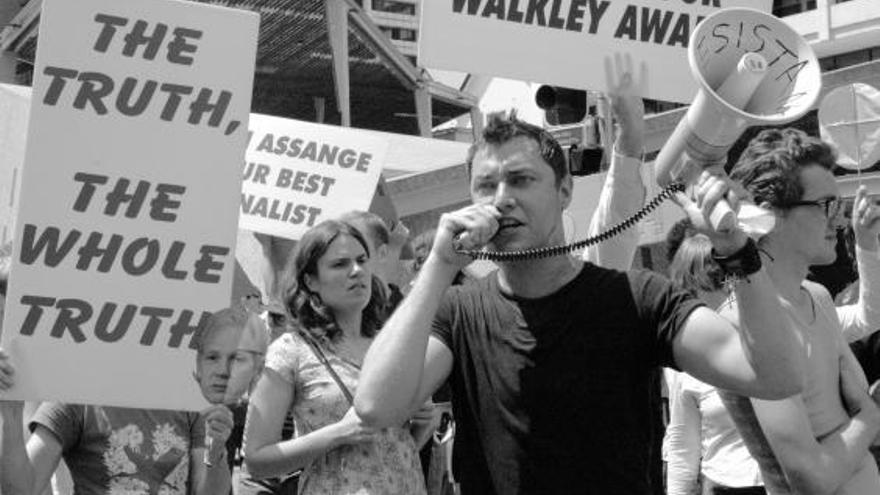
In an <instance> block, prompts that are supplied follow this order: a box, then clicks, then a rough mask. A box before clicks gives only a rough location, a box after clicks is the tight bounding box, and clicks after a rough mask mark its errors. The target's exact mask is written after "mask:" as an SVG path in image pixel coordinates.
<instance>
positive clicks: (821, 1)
mask: <svg viewBox="0 0 880 495" xmlns="http://www.w3.org/2000/svg"><path fill="white" fill-rule="evenodd" d="M831 7H832V5H831V1H830V0H816V13H817V14H818V15H819V25H818V26H817V27H818V31H819V39H820V40H830V39H831Z"/></svg>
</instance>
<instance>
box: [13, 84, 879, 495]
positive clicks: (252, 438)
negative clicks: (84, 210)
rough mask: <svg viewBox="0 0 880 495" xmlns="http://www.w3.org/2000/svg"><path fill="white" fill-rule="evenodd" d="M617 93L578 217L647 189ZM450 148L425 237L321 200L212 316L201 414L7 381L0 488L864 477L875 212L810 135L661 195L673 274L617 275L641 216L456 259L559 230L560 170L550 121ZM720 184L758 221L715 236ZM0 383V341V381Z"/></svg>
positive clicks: (744, 482)
mask: <svg viewBox="0 0 880 495" xmlns="http://www.w3.org/2000/svg"><path fill="white" fill-rule="evenodd" d="M631 85H632V83H631V82H630V81H629V80H628V79H627V78H624V80H623V81H621V82H620V85H619V86H617V87H616V88H615V89H614V90H613V91H612V94H611V97H612V103H613V105H612V107H613V109H614V112H615V116H616V118H617V121H618V123H619V124H620V126H619V127H620V128H619V130H618V135H617V140H616V142H615V144H614V148H613V149H612V150H611V154H612V159H611V165H610V169H609V171H608V174H607V178H606V183H605V187H604V188H603V190H602V193H601V196H600V198H599V207H598V209H597V211H596V213H595V215H594V217H593V219H592V223H591V224H590V233H591V234H594V233H597V232H600V231H602V230H603V229H605V228H607V227H609V226H611V225H614V224H616V223H619V222H620V221H621V220H623V219H625V218H627V217H628V216H630V215H632V214H633V213H635V212H636V211H637V210H638V209H639V208H640V207H641V206H642V204H643V202H644V199H645V188H644V186H643V184H642V183H641V177H640V175H639V167H640V165H641V163H642V150H643V148H644V122H643V110H642V103H641V99H640V98H639V97H638V95H636V93H635V92H634V91H633V90H632V87H631ZM466 160H467V166H468V171H469V175H470V193H471V196H472V199H473V204H472V205H470V206H467V207H465V208H462V209H459V210H457V211H452V212H448V213H446V214H444V215H443V216H442V217H441V218H440V220H439V223H438V225H437V227H436V230H433V231H431V232H429V233H424V234H423V235H420V236H416V237H415V239H411V238H410V237H411V236H410V232H408V230H407V229H406V227H405V226H404V225H403V224H402V223H400V222H396V223H395V224H393V225H388V224H386V222H385V221H384V220H383V219H382V218H380V217H378V216H376V215H374V214H371V213H367V212H351V213H349V214H347V215H344V216H342V217H341V218H339V219H333V220H326V221H324V222H321V223H320V224H318V225H316V226H315V227H313V228H312V229H310V230H309V231H308V232H307V233H306V234H305V235H304V236H302V238H300V239H299V241H298V242H297V243H296V246H295V248H294V250H293V251H292V252H291V253H290V254H289V256H287V258H288V261H287V263H286V264H284V266H276V267H274V270H275V272H274V274H273V277H272V281H273V282H272V286H273V287H272V290H270V291H269V292H271V294H267V295H266V297H264V296H262V295H260V294H259V293H257V294H255V295H247V296H246V297H241V298H239V299H238V300H235V301H233V304H232V307H230V308H227V309H225V310H221V311H219V312H217V313H215V314H214V315H212V317H211V318H209V319H208V320H207V323H206V324H205V325H204V326H203V327H202V328H200V329H199V332H198V334H197V335H196V337H195V338H196V346H195V347H196V351H197V352H196V358H195V363H194V370H195V372H194V378H195V379H196V380H197V381H198V383H199V385H200V388H201V390H202V393H203V394H204V396H205V398H206V399H207V400H208V402H210V403H211V406H210V407H209V408H207V409H206V410H204V411H202V412H201V413H189V412H177V411H164V410H141V409H128V408H119V407H109V406H98V405H76V404H63V403H43V404H40V405H39V407H38V408H37V409H36V411H35V412H34V413H33V414H26V413H25V410H26V408H25V404H23V403H22V402H19V401H11V400H5V401H4V400H0V423H2V430H0V493H2V494H29V495H30V494H42V493H45V492H46V490H51V489H52V483H51V479H52V477H53V474H54V473H56V471H57V469H58V467H59V465H60V464H61V463H62V461H63V463H64V464H65V465H66V467H67V469H68V470H69V472H70V476H71V478H72V482H73V486H74V490H75V493H77V494H113V493H151V494H153V493H162V494H166V493H167V494H184V493H186V494H190V493H200V494H201V493H204V494H225V493H231V492H232V493H246V494H257V493H263V494H285V493H303V494H324V493H326V494H366V495H369V494H405V495H417V494H420V493H430V494H432V495H433V494H436V493H444V494H445V493H458V492H460V493H463V494H466V495H470V494H498V495H506V494H545V493H549V494H555V493H559V494H562V493H591V494H592V493H595V494H610V493H624V494H640V495H641V494H656V493H668V494H670V495H672V494H686V493H704V494H725V493H738V494H753V493H754V494H759V493H771V494H774V495H775V494H788V493H792V494H801V493H804V494H812V493H828V494H831V493H836V494H844V495H862V494H864V495H869V494H873V495H876V494H877V493H880V474H878V469H877V465H876V464H875V462H874V461H873V459H872V457H871V455H870V449H871V448H872V446H873V444H874V443H875V441H876V440H877V437H878V434H880V409H878V405H877V403H878V400H880V396H878V394H876V393H875V394H874V395H873V396H872V395H871V394H870V393H869V379H870V380H877V379H878V378H880V373H878V371H877V370H880V352H878V351H877V349H878V348H880V346H878V344H877V342H878V337H876V334H874V331H875V330H877V329H880V288H878V283H880V239H878V235H880V210H878V208H877V207H876V206H875V205H874V202H873V200H872V199H871V198H870V197H869V196H868V195H867V193H866V191H865V190H864V189H860V190H859V191H858V192H857V194H856V196H855V199H854V202H853V206H852V208H851V211H845V208H844V207H843V202H842V200H841V198H840V192H839V189H838V186H837V182H836V181H835V178H834V175H833V174H832V169H833V167H834V165H835V155H834V150H833V149H832V148H831V147H830V146H828V145H827V144H826V143H824V142H822V141H821V140H820V139H818V138H815V137H811V136H808V135H806V134H805V133H803V132H802V131H798V130H794V129H770V130H765V131H762V132H761V133H760V134H758V136H757V137H755V138H754V139H753V140H752V141H751V142H750V143H749V145H748V147H747V148H746V150H745V151H744V152H743V154H742V156H741V157H740V158H739V160H738V162H737V163H736V165H735V166H734V167H733V169H732V171H731V174H730V177H728V176H727V174H725V173H724V171H723V170H715V169H707V170H705V171H704V172H703V174H702V175H701V176H700V177H699V179H698V180H697V182H696V183H695V185H694V187H693V188H692V190H691V191H689V194H681V195H679V197H678V198H677V201H678V203H679V204H680V205H681V207H682V209H683V211H684V212H685V216H686V217H687V218H686V221H684V222H682V223H681V224H680V225H678V226H677V227H676V228H675V229H673V235H671V236H670V242H669V245H670V259H671V260H672V262H671V268H670V272H669V277H670V278H666V277H664V276H662V275H660V274H656V273H652V272H648V271H633V270H629V268H630V267H631V265H632V263H633V258H634V256H635V252H636V248H637V241H638V234H637V232H636V231H629V232H626V233H624V234H623V235H620V236H617V237H615V238H614V239H613V240H612V241H610V242H607V243H602V244H599V245H596V246H593V247H591V248H589V249H588V250H587V251H586V252H584V253H583V254H582V256H568V255H562V256H553V257H547V258H532V257H529V258H528V259H522V260H518V261H514V262H499V263H497V269H496V270H495V271H493V272H491V273H490V274H488V275H486V276H483V277H475V276H471V275H469V274H468V273H467V266H468V264H469V263H470V262H471V261H472V258H471V257H470V256H468V255H466V254H463V253H462V250H466V249H484V248H487V249H489V250H492V251H519V250H529V249H534V248H541V247H547V246H555V245H561V244H565V242H566V238H565V232H564V229H563V222H562V213H563V210H565V209H566V208H567V207H568V206H569V204H570V202H571V199H572V192H573V183H572V177H571V175H570V174H569V169H568V165H567V163H566V159H565V153H564V152H563V150H562V148H561V147H560V146H559V144H558V143H557V142H556V141H555V139H554V138H553V137H552V136H551V135H550V134H549V133H547V132H546V131H544V130H543V129H541V128H539V127H536V126H533V125H530V124H528V123H525V122H523V121H521V120H519V119H518V118H517V117H516V116H515V114H507V115H504V114H495V115H492V116H490V118H489V121H488V123H487V125H486V127H485V129H484V131H483V134H482V138H481V139H480V140H478V141H477V142H476V143H475V144H474V145H473V146H472V147H471V149H470V151H469V153H468V156H467V158H466ZM723 200H726V201H728V202H729V203H730V204H731V205H732V206H733V207H734V208H736V207H737V205H738V204H739V203H741V202H743V201H752V202H754V203H755V204H756V205H758V206H761V207H763V208H765V209H767V210H768V211H770V212H772V213H773V216H774V218H775V225H774V228H773V230H772V231H771V232H770V233H768V234H766V235H763V236H762V237H760V238H758V239H755V238H752V237H750V236H749V235H747V234H746V233H745V232H744V231H743V230H741V229H740V228H739V227H735V228H733V229H730V230H726V231H718V230H715V229H713V228H712V227H711V226H709V222H708V221H707V220H706V219H707V218H709V216H710V212H711V211H712V209H713V207H714V206H715V205H716V204H717V203H718V202H719V201H723ZM842 229H848V231H849V232H850V239H851V242H850V243H849V245H850V246H851V252H852V255H851V256H852V259H853V261H854V263H855V266H856V271H857V273H858V276H859V279H858V281H857V282H854V283H853V285H852V286H851V287H850V288H848V289H847V290H846V291H844V292H843V293H842V294H841V295H840V300H839V301H838V302H839V303H841V304H840V305H838V306H835V304H834V300H833V297H832V294H831V293H829V291H828V290H827V289H826V288H824V287H823V286H822V285H821V284H820V283H816V282H811V281H809V280H807V277H808V274H809V270H810V267H811V266H813V265H825V264H829V263H832V262H833V261H834V260H835V257H836V243H837V240H838V231H839V230H842ZM413 248H414V249H413ZM408 249H411V250H412V251H414V258H415V259H414V260H413V261H412V262H411V263H410V265H411V267H410V268H408V269H407V268H404V265H405V264H404V263H403V262H402V261H401V259H400V258H401V254H402V252H403V251H404V250H408ZM9 259H10V253H8V252H6V253H4V256H3V257H2V259H0V268H2V272H0V275H3V276H0V282H2V285H0V288H2V289H3V293H4V295H5V283H6V278H5V274H6V273H7V272H8V263H9ZM407 270H409V271H410V272H411V273H410V275H413V273H412V272H417V274H415V276H412V277H406V276H401V274H402V272H404V271H407ZM253 296H255V297H253ZM264 302H265V303H266V304H263V303H264ZM0 309H2V306H0ZM663 367H665V368H668V369H674V370H676V371H675V373H670V374H667V375H666V377H667V378H666V380H665V382H666V383H665V385H666V388H667V389H668V390H669V410H670V418H669V421H668V426H666V425H665V423H666V421H664V419H663V418H664V414H663V413H664V402H663V400H662V398H661V393H660V390H661V383H660V382H661V376H662V375H661V368H663ZM14 380H15V369H14V368H13V366H12V363H11V362H10V360H9V357H8V355H7V354H6V353H5V352H4V351H2V350H0V394H2V390H4V389H6V388H8V387H9V386H10V385H11V384H12V383H13V382H14ZM0 396H2V395H0ZM449 400H451V402H452V407H451V409H442V408H439V407H436V406H435V402H438V403H440V402H446V401H449ZM444 411H445V414H442V412H444ZM450 419H451V420H450ZM452 425H454V446H453V447H452V452H451V456H450V453H449V452H448V451H447V450H445V446H446V445H448V444H447V442H446V440H447V439H448V438H449V437H450V436H451V435H452V432H453V427H452ZM664 426H666V428H665V436H666V438H665V441H664ZM438 429H439V430H438ZM144 443H151V444H152V445H154V446H161V447H155V448H154V450H153V451H151V452H150V454H149V455H148V454H147V452H146V451H145V450H141V449H140V448H139V446H140V445H141V444H144ZM436 445H443V446H444V449H432V447H433V446H436ZM661 445H663V447H664V448H663V449H662V450H663V454H662V455H661ZM425 446H427V448H426V449H423V447H425ZM420 450H423V451H427V452H428V453H433V455H432V456H425V455H422V456H421V457H420V455H419V451H420ZM423 453H424V452H423ZM450 457H451V458H450ZM661 459H665V461H666V462H665V467H666V476H665V477H664V474H663V473H664V463H663V462H661ZM422 464H425V465H422ZM436 464H440V465H441V466H442V467H441V468H440V469H439V472H440V473H441V475H440V476H439V477H438V476H437V472H438V471H436V470H433V469H431V468H430V466H431V465H436ZM448 465H451V466H452V469H451V470H449V469H447V466H448Z"/></svg>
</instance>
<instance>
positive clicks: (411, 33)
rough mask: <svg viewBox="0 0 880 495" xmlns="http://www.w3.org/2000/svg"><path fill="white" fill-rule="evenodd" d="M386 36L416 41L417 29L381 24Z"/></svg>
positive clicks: (398, 39) (399, 39) (380, 27)
mask: <svg viewBox="0 0 880 495" xmlns="http://www.w3.org/2000/svg"><path fill="white" fill-rule="evenodd" d="M379 29H380V30H381V31H382V32H383V33H385V36H388V37H389V38H391V39H393V40H397V41H413V42H414V41H416V30H415V29H408V28H400V27H391V26H379Z"/></svg>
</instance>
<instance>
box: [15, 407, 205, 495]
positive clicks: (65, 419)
mask: <svg viewBox="0 0 880 495" xmlns="http://www.w3.org/2000/svg"><path fill="white" fill-rule="evenodd" d="M37 426H42V427H44V428H47V429H48V430H49V431H51V432H52V433H53V434H54V435H55V436H56V437H57V438H58V440H59V442H61V447H62V456H63V457H64V462H65V463H66V464H67V466H68V468H70V474H71V477H72V478H73V484H74V493H75V494H76V495H142V494H144V495H147V494H148V495H186V494H187V493H188V487H189V463H190V450H191V449H193V448H200V447H203V446H204V439H205V429H204V424H203V423H202V422H201V421H199V416H198V414H197V413H191V412H183V411H164V410H148V409H128V408H122V407H106V406H81V405H73V404H59V403H43V404H42V405H40V408H39V409H38V410H37V412H36V414H35V415H34V418H33V420H32V421H31V423H30V428H31V430H34V429H36V428H37Z"/></svg>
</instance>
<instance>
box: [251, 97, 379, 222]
mask: <svg viewBox="0 0 880 495" xmlns="http://www.w3.org/2000/svg"><path fill="white" fill-rule="evenodd" d="M250 131H251V132H250V138H249V142H248V147H247V155H246V159H245V165H244V173H243V183H242V193H241V220H240V226H241V228H243V229H246V230H253V231H255V232H261V233H264V234H270V235H275V236H279V237H286V238H288V239H299V238H300V237H301V236H302V235H303V234H304V233H305V231H306V230H308V229H309V228H311V227H313V226H315V225H316V224H318V223H320V222H321V221H322V220H326V219H328V218H336V217H338V216H339V215H340V214H342V213H345V212H347V211H349V210H366V209H367V208H368V207H369V206H370V201H371V200H372V199H373V194H374V192H375V190H376V183H377V182H378V180H379V176H380V174H381V173H382V165H383V164H384V162H385V155H386V153H387V152H388V141H387V140H385V139H383V138H381V137H379V136H377V135H376V134H373V133H366V132H363V131H359V130H357V129H350V128H345V127H337V126H331V125H322V124H312V123H310V122H303V121H299V120H292V119H283V118H280V117H271V116H268V115H260V114H252V115H251V121H250Z"/></svg>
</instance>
